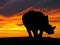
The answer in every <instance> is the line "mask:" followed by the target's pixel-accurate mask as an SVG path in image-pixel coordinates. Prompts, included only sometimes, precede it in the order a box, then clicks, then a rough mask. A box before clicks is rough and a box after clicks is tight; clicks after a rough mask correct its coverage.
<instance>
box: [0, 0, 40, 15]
mask: <svg viewBox="0 0 60 45" xmlns="http://www.w3.org/2000/svg"><path fill="white" fill-rule="evenodd" d="M38 1H39V0H13V2H12V0H9V3H8V5H7V6H6V7H5V8H3V9H1V10H0V14H5V16H10V15H11V14H13V13H17V12H20V11H21V10H24V9H26V8H28V7H30V6H32V5H34V4H36V3H37V2H38Z"/></svg>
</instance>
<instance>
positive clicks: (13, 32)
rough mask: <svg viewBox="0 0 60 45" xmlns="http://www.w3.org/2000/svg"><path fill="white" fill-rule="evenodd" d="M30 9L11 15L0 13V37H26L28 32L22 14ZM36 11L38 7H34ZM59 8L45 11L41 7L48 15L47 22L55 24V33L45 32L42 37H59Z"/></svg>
mask: <svg viewBox="0 0 60 45" xmlns="http://www.w3.org/2000/svg"><path fill="white" fill-rule="evenodd" d="M28 10H30V9H27V10H24V11H22V12H20V13H17V14H13V16H11V17H4V16H2V15H0V38H2V37H27V36H28V33H27V30H26V28H25V27H24V25H23V23H22V15H23V14H24V13H25V12H27V11H28ZM34 10H36V11H40V9H34ZM58 10H60V9H52V10H50V11H46V9H43V10H42V12H44V14H46V15H48V16H49V17H48V18H49V23H50V24H51V25H52V26H56V29H55V31H54V32H55V33H54V34H52V35H49V34H47V33H45V32H44V33H43V37H53V38H60V11H58Z"/></svg>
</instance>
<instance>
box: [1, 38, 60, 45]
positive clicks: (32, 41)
mask: <svg viewBox="0 0 60 45" xmlns="http://www.w3.org/2000/svg"><path fill="white" fill-rule="evenodd" d="M0 45H60V39H54V38H50V37H48V38H42V39H40V38H38V39H36V38H28V37H25V38H24V37H13V38H0Z"/></svg>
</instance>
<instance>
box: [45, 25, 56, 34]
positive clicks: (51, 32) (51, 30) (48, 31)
mask: <svg viewBox="0 0 60 45" xmlns="http://www.w3.org/2000/svg"><path fill="white" fill-rule="evenodd" d="M55 28H56V26H54V27H51V26H49V27H47V29H46V31H45V32H46V33H48V34H54V29H55Z"/></svg>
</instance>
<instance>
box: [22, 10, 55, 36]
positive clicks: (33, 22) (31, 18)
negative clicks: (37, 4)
mask: <svg viewBox="0 0 60 45" xmlns="http://www.w3.org/2000/svg"><path fill="white" fill-rule="evenodd" d="M22 21H23V24H24V26H25V27H26V29H27V32H28V34H29V37H32V35H31V31H32V32H33V34H34V37H42V34H43V32H44V31H45V32H46V33H48V34H53V33H54V29H55V27H56V26H53V27H52V26H51V25H50V24H49V21H48V16H45V15H44V14H43V13H42V12H38V11H37V12H36V11H34V10H32V11H29V12H28V13H26V14H24V15H23V17H22ZM38 30H40V34H39V35H38V33H37V31H38Z"/></svg>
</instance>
